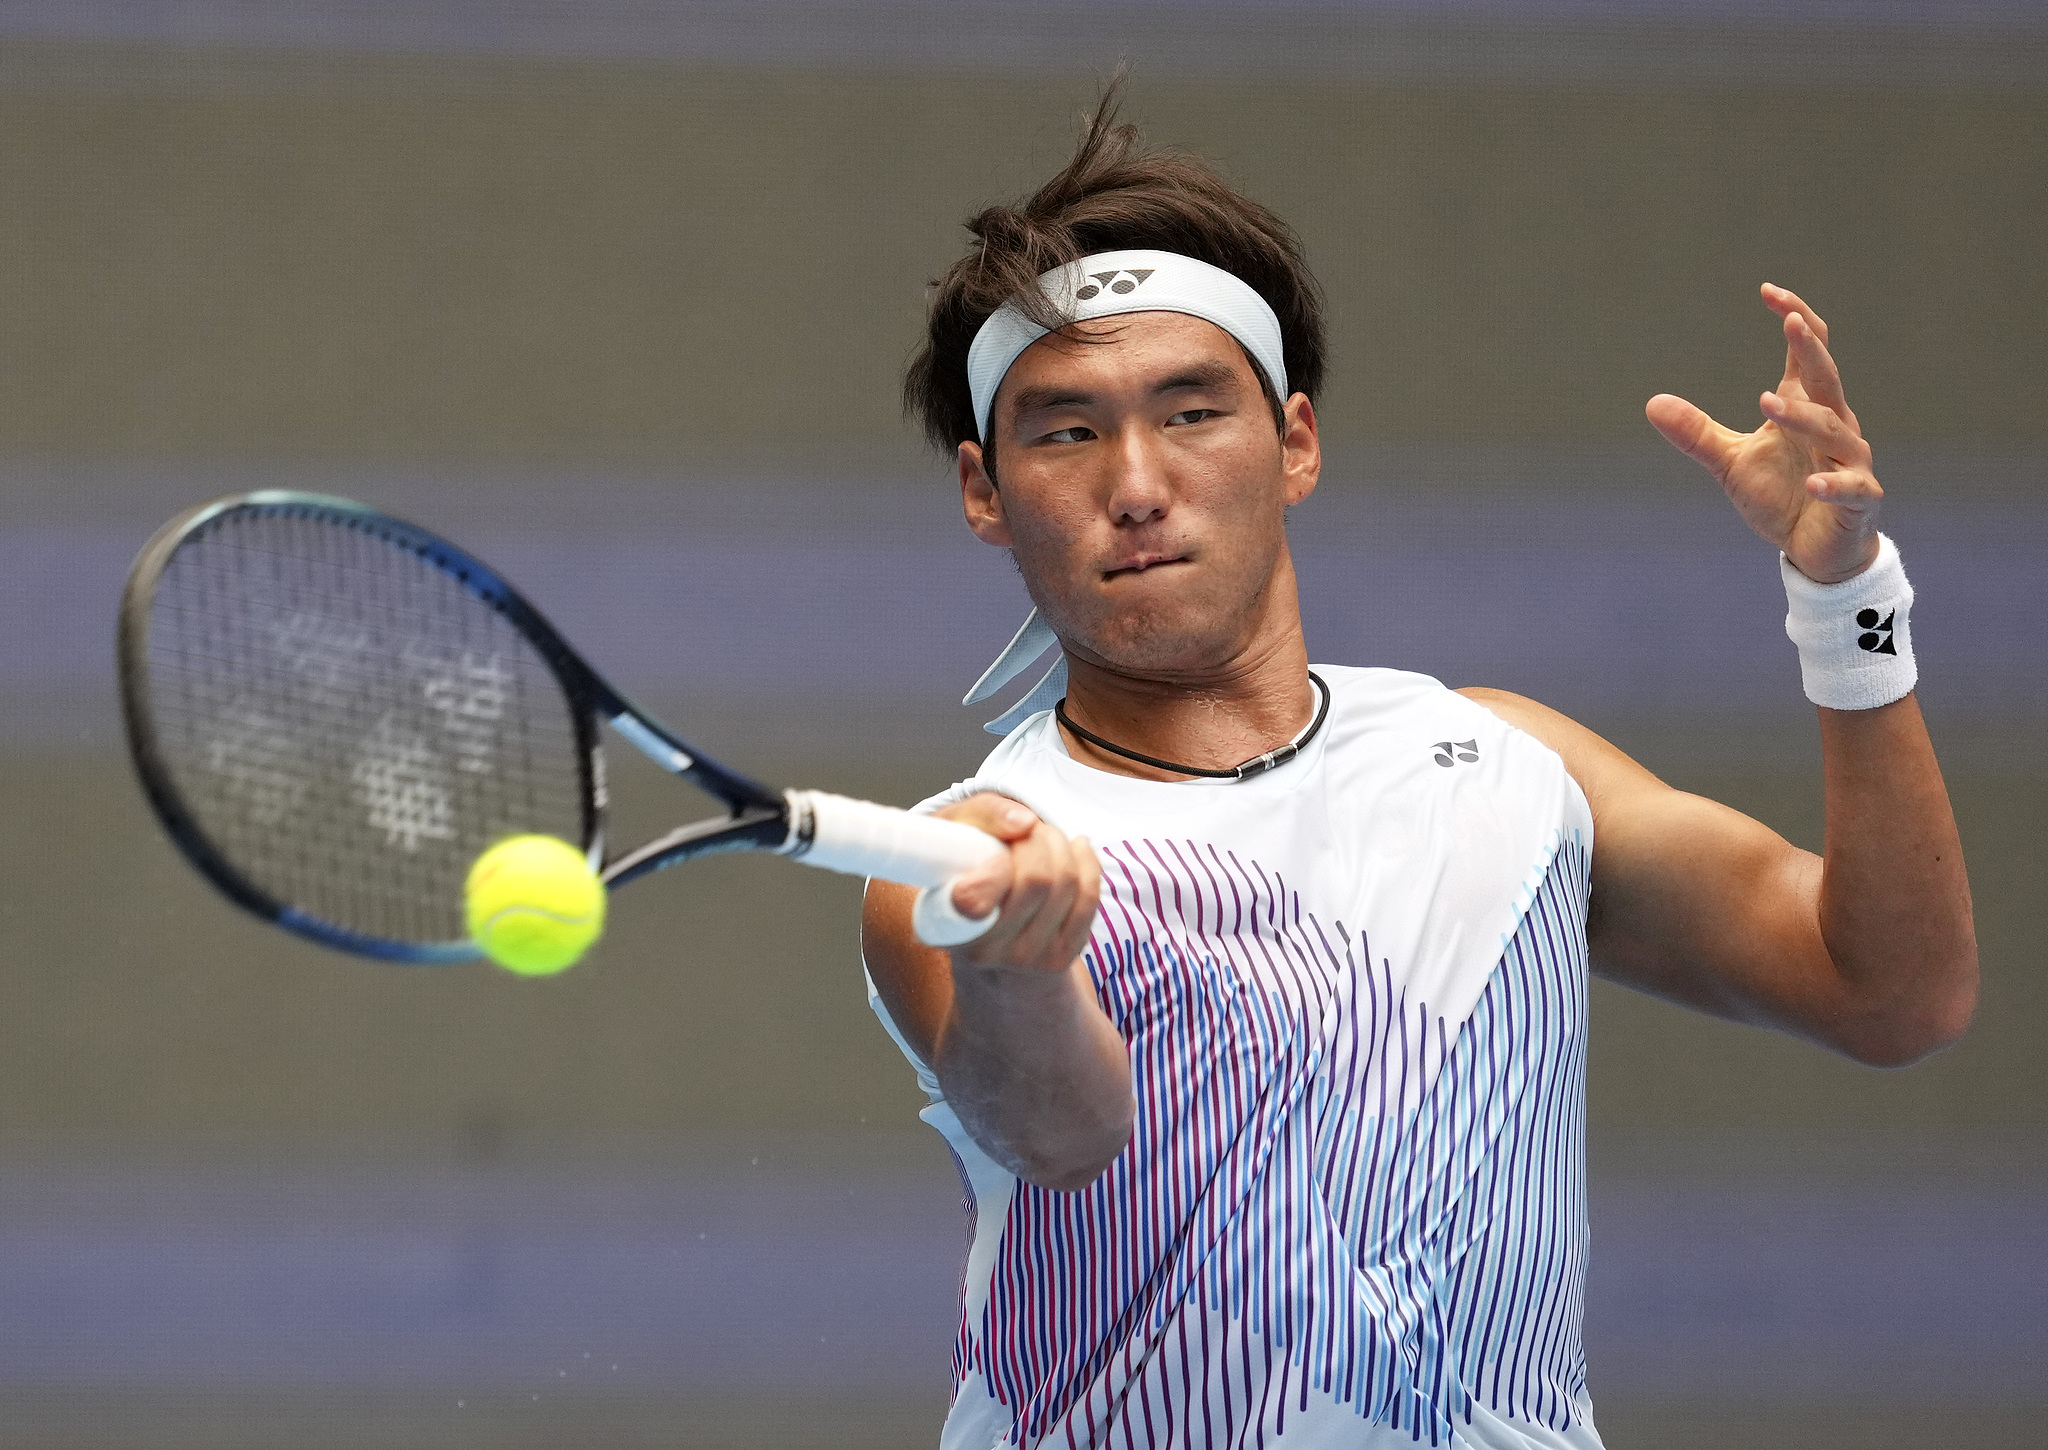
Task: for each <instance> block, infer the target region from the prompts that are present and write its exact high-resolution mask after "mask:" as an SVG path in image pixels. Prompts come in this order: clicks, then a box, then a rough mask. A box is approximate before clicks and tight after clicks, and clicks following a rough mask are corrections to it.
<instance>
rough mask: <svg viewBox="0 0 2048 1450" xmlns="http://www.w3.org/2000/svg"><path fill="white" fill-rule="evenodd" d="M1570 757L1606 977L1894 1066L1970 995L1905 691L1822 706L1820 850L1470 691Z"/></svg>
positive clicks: (1939, 829)
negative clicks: (1850, 706) (1886, 700)
mask: <svg viewBox="0 0 2048 1450" xmlns="http://www.w3.org/2000/svg"><path fill="white" fill-rule="evenodd" d="M1461 693H1463V694H1466V695H1469V696H1470V697H1472V698H1473V699H1475V700H1477V701H1478V702H1479V703H1481V704H1483V705H1485V706H1486V707H1487V708H1489V709H1490V710H1492V711H1493V712H1494V713H1495V714H1497V715H1499V716H1501V717H1502V718H1503V719H1505V720H1506V721H1508V723H1510V724H1512V725H1515V726H1517V727H1519V728H1521V729H1523V730H1526V731H1527V732H1528V733H1529V734H1531V735H1534V736H1535V737H1536V738H1537V739H1539V740H1541V741H1542V742H1543V743H1544V744H1546V745H1548V746H1549V747H1550V748H1551V749H1553V750H1555V751H1556V752H1557V753H1558V754H1559V755H1560V756H1562V757H1563V758H1564V763H1565V767H1566V768H1567V769H1568V770H1570V771H1571V773H1572V776H1573V778H1574V779H1575V780H1577V781H1578V783H1579V786H1580V788H1581V789H1583V790H1584V791H1585V793H1586V800H1587V803H1588V804H1589V805H1590V806H1591V807H1592V810H1593V894H1592V904H1591V909H1590V913H1589V917H1588V921H1587V938H1588V945H1589V946H1590V948H1591V951H1592V957H1593V969H1594V970H1595V971H1596V972H1598V973H1599V974H1600V975H1601V976H1603V977H1606V978H1608V979H1610V980H1612V981H1616V982H1620V983H1622V984H1624V985H1626V986H1631V987H1635V988H1638V989H1640V990H1642V991H1645V992H1649V993H1652V994H1653V995H1655V996H1659V997H1664V998H1666V999H1668V1000H1670V1001H1674V1002H1680V1003H1683V1004H1685V1005H1686V1006H1690V1007H1696V1008H1698V1009H1700V1010H1701V1011H1705V1012H1711V1013H1713V1014H1714V1015H1716V1016H1719V1017H1727V1018H1732V1019H1733V1020H1735V1021H1738V1022H1749V1023H1754V1024H1756V1025H1758V1026H1765V1027H1776V1028H1781V1029H1783V1030H1784V1031H1787V1032H1791V1033H1794V1034H1796V1035H1798V1036H1801V1037H1805V1038H1808V1039H1810V1040H1812V1041H1815V1042H1819V1043H1822V1044H1823V1045H1825V1046H1828V1047H1832V1048H1834V1049H1835V1050H1836V1051H1838V1052H1842V1053H1846V1054H1847V1055H1848V1056H1850V1057H1853V1058H1855V1059H1856V1060H1857V1061H1859V1062H1866V1063H1870V1064H1873V1065H1876V1066H1885V1067H1898V1066H1903V1065H1905V1064H1906V1063H1909V1062H1913V1061H1915V1060H1917V1059H1919V1058H1922V1057H1925V1056H1926V1055H1927V1054H1929V1053H1931V1052H1934V1051H1937V1050H1939V1049H1940V1048H1943V1047H1946V1046H1948V1045H1949V1044H1950V1043H1951V1042H1953V1041H1955V1040H1956V1038H1958V1037H1959V1036H1961V1035H1962V1032H1963V1029H1964V1028H1965V1027H1966V1026H1968V1025H1969V1021H1970V1014H1971V1012H1972V1010H1973V1009H1974V1007H1975V1005H1976V999H1977V946H1976V937H1975V934H1974V932H1973V930H1972V928H1971V923H1970V886H1969V882H1968V880H1967V879H1966V878H1965V877H1964V874H1963V856H1962V847H1961V845H1960V844H1959V842H1958V841H1957V839H1956V827H1955V817H1954V816H1953V815H1952V814H1951V813H1950V811H1949V804H1948V793H1947V791H1946V790H1945V789H1944V788H1943V786H1942V783H1941V772H1940V770H1939V769H1938V768H1937V767H1936V765H1935V761H1934V751H1933V748H1932V747H1931V746H1930V745H1929V744H1928V740H1927V730H1926V727H1925V726H1924V725H1923V724H1922V723H1921V720H1920V708H1919V705H1918V703H1917V702H1916V701H1915V700H1914V699H1913V697H1912V696H1910V695H1908V696H1907V697H1906V698H1905V699H1903V700H1899V701H1896V702H1895V703H1893V704H1890V705H1885V706H1883V707H1881V708H1879V709H1876V710H1822V711H1821V712H1820V716H1821V724H1820V729H1821V751H1822V758H1823V761H1824V771H1825V778H1826V791H1827V843H1826V851H1825V854H1823V855H1820V856H1816V855H1814V854H1813V853H1812V852H1810V851H1803V850H1800V849H1799V848H1798V847H1796V846H1794V845H1792V844H1791V843H1790V842H1789V841H1787V840H1785V839H1784V837H1782V836H1780V835H1779V834H1778V833H1777V832H1776V831H1773V830H1771V829H1770V828H1769V827H1768V826H1765V825H1763V824H1762V823H1761V822H1758V821H1755V820H1752V819H1751V818H1750V817H1748V816H1745V815H1743V814H1742V813H1741V812H1740V811H1736V810H1732V809H1730V808H1729V807H1727V806H1724V805H1721V804H1719V803H1717V802H1715V801H1710V800H1707V799H1705V798H1704V797H1701V796H1696V795H1691V794H1689V793H1687V792H1685V791H1681V790H1675V789H1673V788H1672V787H1671V786H1668V785H1666V784H1665V783H1664V782H1663V781H1661V780H1659V779H1658V778H1657V777H1656V776H1654V775H1652V774H1651V773H1650V772H1649V771H1648V770H1646V769H1644V768H1643V767H1642V766H1641V765H1639V764H1637V763H1636V762H1635V761H1634V760H1631V759H1630V758H1629V757H1628V756H1627V755H1625V754H1623V753H1622V752H1621V751H1620V750H1618V749H1616V748H1615V747H1614V746H1613V745H1610V744H1609V743H1608V742H1607V741H1605V740H1603V739H1601V738H1600V737H1599V736H1598V735H1595V734H1594V733H1593V732H1592V731H1590V730H1588V729H1586V728H1585V727H1584V726H1583V725H1580V724H1577V723H1576V722H1574V721H1572V720H1570V719H1567V718H1566V717H1565V716H1563V715H1560V714H1559V713H1558V712H1557V711H1555V710H1552V709H1549V708H1547V707H1545V706H1543V705H1539V704H1537V703H1536V702H1535V701H1533V700H1527V699H1524V698H1522V697H1521V696H1519V695H1510V694H1507V693H1506V692H1504V691H1500V690H1465V691H1462V692H1461Z"/></svg>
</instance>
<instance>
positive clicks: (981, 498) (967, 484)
mask: <svg viewBox="0 0 2048 1450" xmlns="http://www.w3.org/2000/svg"><path fill="white" fill-rule="evenodd" d="M958 461H959V466H960V508H961V511H962V512H963V513H965V514H966V516H967V527H968V528H970V529H972V530H974V537H976V538H977V539H980V540H981V541H982V542H983V543H984V544H994V545H996V546H997V547H998V548H1004V549H1007V548H1008V547H1010V524H1009V520H1007V519H1006V518H1004V517H1003V495H1002V493H1001V492H1000V491H999V490H998V489H997V488H996V481H995V479H993V478H992V477H990V476H989V471H988V468H987V465H986V461H985V460H984V459H983V457H982V453H981V445H980V444H979V443H968V442H963V443H961V445H960V455H959V460H958Z"/></svg>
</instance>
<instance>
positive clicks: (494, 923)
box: [462, 836, 605, 977]
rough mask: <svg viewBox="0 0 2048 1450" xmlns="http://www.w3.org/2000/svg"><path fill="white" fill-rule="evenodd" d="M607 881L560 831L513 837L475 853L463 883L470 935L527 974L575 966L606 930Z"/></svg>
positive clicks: (501, 960)
mask: <svg viewBox="0 0 2048 1450" xmlns="http://www.w3.org/2000/svg"><path fill="white" fill-rule="evenodd" d="M604 899H605V889H604V883H603V882H602V881H600V880H598V878H597V873H596V872H595V871H593V870H591V869H590V862H589V861H588V860H587V859H586V858H585V857H584V854H583V853H582V852H581V851H579V850H578V849H576V847H574V846H572V845H570V844H569V843H568V842H567V841H564V840H562V839H561V838H560V837H557V836H511V837H508V838H506V839H505V840H502V841H500V842H498V844H497V845H495V846H493V847H491V849H490V850H488V851H486V852H484V853H483V855H481V856H479V857H477V858H476V864H475V865H474V866H472V867H470V868H469V880H468V881H467V882H465V883H464V884H463V888H462V901H463V907H464V911H465V914H466V916H467V918H468V922H469V934H470V936H471V937H473V938H475V940H476V944H477V945H478V946H480V947H482V948H483V952H484V955H485V956H487V957H489V958H490V959H491V960H492V961H494V962H496V963H497V964H498V965H499V966H501V967H503V968H505V970H506V971H508V972H517V973H518V974H519V975H520V976H522V977H545V976H550V975H552V974H553V973H555V972H559V971H561V970H562V969H563V968H564V967H569V966H573V965H575V962H576V959H577V958H578V957H580V956H582V955H583V953H584V952H585V951H587V950H589V948H590V944H591V943H592V942H594V941H596V940H597V938H598V936H599V935H600V934H601V933H602V932H603V931H604Z"/></svg>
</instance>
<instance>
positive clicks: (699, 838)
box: [599, 806, 790, 889]
mask: <svg viewBox="0 0 2048 1450" xmlns="http://www.w3.org/2000/svg"><path fill="white" fill-rule="evenodd" d="M789 836H790V827H789V816H788V810H787V807H784V808H782V809H775V808H772V807H768V806H746V807H743V808H741V809H739V810H736V811H734V812H733V813H732V814H731V815H730V816H726V817H724V818H723V819H717V820H709V821H697V822H695V823H694V824H692V825H687V826H682V827H679V828H678V829H676V830H673V831H670V832H669V833H668V834H667V835H666V836H661V837H658V838H657V839H655V840H652V841H649V842H648V843H647V844H646V845H644V846H642V847H640V848H639V849H638V850H636V851H630V852H628V853H627V854H626V855H624V856H621V857H619V859H618V860H616V861H614V862H612V863H611V864H610V865H609V866H607V867H605V868H604V870H603V871H602V872H600V873H599V875H600V877H601V878H602V879H603V881H604V884H605V885H606V886H607V887H609V888H613V889H616V888H618V887H620V886H624V885H625V884H626V883H627V882H629V881H633V880H636V879H638V878H639V877H642V876H646V875H648V874H649V873H651V872H655V871H659V870H661V869H663V868H664V867H668V866H673V865H675V864H676V863H677V862H680V861H689V860H692V859H694V858H696V857H698V856H712V855H716V854H718V853H719V852H721V851H777V850H780V849H781V848H782V846H783V844H784V842H786V841H787V840H788V839H789Z"/></svg>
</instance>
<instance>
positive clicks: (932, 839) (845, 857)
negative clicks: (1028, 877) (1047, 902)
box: [782, 790, 1003, 946]
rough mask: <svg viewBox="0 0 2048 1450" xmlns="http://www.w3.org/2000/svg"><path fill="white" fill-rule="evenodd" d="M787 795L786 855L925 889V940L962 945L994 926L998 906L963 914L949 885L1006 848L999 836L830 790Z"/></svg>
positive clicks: (921, 931)
mask: <svg viewBox="0 0 2048 1450" xmlns="http://www.w3.org/2000/svg"><path fill="white" fill-rule="evenodd" d="M785 794H786V795H787V796H788V797H789V839H788V840H787V841H785V842H784V843H783V846H782V854H783V855H785V856H789V857H791V858H793V859H795V860H798V861H802V862H803V863H804V864H805V865H807V866H822V867H824V868H825V869H826V870H827V871H843V872H845V873H846V874H848V875H849V876H874V877H878V878H880V879H881V880H883V881H894V882H897V883H899V884H901V885H904V886H921V887H924V888H926V889H925V890H923V891H920V892H919V893H918V898H917V906H916V908H915V910H914V911H913V912H912V916H911V922H912V925H913V926H914V927H915V928H916V931H917V935H918V939H919V940H920V941H923V942H926V943H927V944H929V945H931V946H959V945H961V944H963V943H965V942H970V941H973V940H974V939H975V938H976V937H978V936H980V935H981V934H982V933H983V932H985V931H987V930H988V929H989V928H990V927H991V926H993V925H995V920H996V917H997V916H999V915H1000V914H1001V913H1000V912H997V911H992V912H990V913H989V914H988V915H987V916H984V917H979V918H976V917H969V916H963V915H962V914H961V913H960V912H959V911H958V910H956V909H955V908H954V906H953V893H952V891H951V889H950V884H951V882H952V881H953V879H954V878H955V877H957V876H959V875H960V874H961V873H962V872H964V871H966V870H968V869H969V868H971V867H974V866H978V865H980V864H981V863H982V862H983V861H986V860H987V859H988V858H989V857H990V856H993V855H995V853H996V852H998V851H1000V850H1002V849H1003V843H1002V842H1000V841H998V840H997V839H996V838H995V837H994V836H991V835H989V834H988V833H987V832H985V831H977V830H976V829H975V828H974V827H972V826H966V825H962V824H961V823H960V822H958V821H943V820H940V819H939V818H938V817H937V816H920V815H913V814H911V813H910V812H909V811H899V810H897V809H896V808H895V807H893V806H878V805H876V804H874V803H873V802H872V801H857V800H853V799H851V798H849V797H847V796H843V795H832V794H830V793H829V792H827V791H821V790H793V791H788V792H785ZM933 887H946V888H949V889H945V890H932V889H931V888H933Z"/></svg>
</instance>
